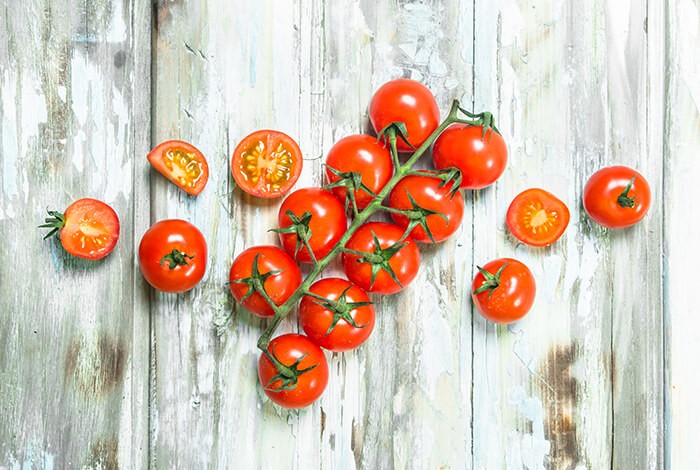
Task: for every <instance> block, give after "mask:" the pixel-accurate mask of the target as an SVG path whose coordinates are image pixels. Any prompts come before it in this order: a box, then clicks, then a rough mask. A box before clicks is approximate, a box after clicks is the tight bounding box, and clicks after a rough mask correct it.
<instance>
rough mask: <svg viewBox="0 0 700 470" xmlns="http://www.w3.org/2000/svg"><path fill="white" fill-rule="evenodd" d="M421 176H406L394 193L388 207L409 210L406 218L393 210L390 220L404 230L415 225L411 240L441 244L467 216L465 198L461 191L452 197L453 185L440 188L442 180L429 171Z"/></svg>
mask: <svg viewBox="0 0 700 470" xmlns="http://www.w3.org/2000/svg"><path fill="white" fill-rule="evenodd" d="M421 173H423V175H411V176H406V177H405V178H403V179H401V181H399V182H398V183H397V185H396V186H395V187H394V189H393V190H392V191H391V194H390V195H389V207H390V208H391V209H398V210H404V211H409V213H408V215H406V214H401V213H397V212H391V209H390V212H391V217H392V219H394V222H396V224H397V225H398V226H399V227H401V228H402V229H406V228H407V227H408V226H409V224H410V225H413V226H414V227H415V228H414V229H413V230H412V231H411V237H412V238H413V239H414V240H416V241H418V242H423V243H437V242H441V241H444V240H446V239H447V238H449V237H450V236H451V235H452V234H454V233H455V232H456V231H457V229H459V226H460V224H461V223H462V217H463V216H464V197H463V196H462V193H460V192H459V191H457V192H456V193H454V194H451V190H452V184H453V183H447V184H445V185H443V186H442V187H440V184H441V183H442V181H441V180H440V179H438V178H435V177H434V176H430V175H431V173H430V172H427V171H426V172H421ZM426 229H427V230H426Z"/></svg>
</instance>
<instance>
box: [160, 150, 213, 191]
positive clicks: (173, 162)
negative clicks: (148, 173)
mask: <svg viewBox="0 0 700 470" xmlns="http://www.w3.org/2000/svg"><path fill="white" fill-rule="evenodd" d="M148 161H149V162H150V163H151V165H153V168H155V169H156V170H157V171H158V173H160V174H161V175H163V176H165V177H166V178H167V179H169V180H170V181H171V182H172V183H174V184H175V185H176V186H177V187H178V188H180V189H182V190H183V191H185V192H186V193H187V194H189V195H191V196H196V195H197V194H199V193H201V192H202V190H203V189H204V186H206V184H207V181H208V180H209V165H207V159H206V158H204V154H203V153H202V152H200V151H199V150H198V149H197V148H196V147H195V146H194V145H191V144H188V143H187V142H183V141H181V140H168V141H166V142H163V143H161V144H159V145H158V146H157V147H156V148H154V149H153V150H151V153H149V154H148Z"/></svg>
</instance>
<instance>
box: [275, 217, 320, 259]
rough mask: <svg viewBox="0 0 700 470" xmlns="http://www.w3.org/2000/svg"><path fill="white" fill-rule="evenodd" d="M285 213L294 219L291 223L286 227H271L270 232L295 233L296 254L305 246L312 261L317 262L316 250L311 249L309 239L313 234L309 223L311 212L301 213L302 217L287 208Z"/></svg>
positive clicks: (290, 218)
mask: <svg viewBox="0 0 700 470" xmlns="http://www.w3.org/2000/svg"><path fill="white" fill-rule="evenodd" d="M285 214H287V217H289V220H291V221H292V223H291V225H289V226H287V227H284V228H273V229H270V232H275V233H291V234H294V235H295V236H296V238H297V244H296V246H295V247H294V256H295V257H296V256H297V254H298V253H299V250H301V247H302V246H303V247H305V248H306V251H307V252H308V253H309V257H311V261H313V262H314V264H315V263H316V256H315V255H314V252H313V251H312V250H311V246H310V245H309V240H311V235H312V233H311V227H309V223H311V212H304V213H303V214H301V217H298V216H297V215H296V214H295V213H294V212H292V211H290V210H287V212H285Z"/></svg>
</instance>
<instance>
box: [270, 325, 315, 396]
mask: <svg viewBox="0 0 700 470" xmlns="http://www.w3.org/2000/svg"><path fill="white" fill-rule="evenodd" d="M267 352H268V353H269V354H270V355H271V356H272V357H273V358H274V359H271V358H270V357H269V356H268V355H267V354H262V355H261V356H260V360H259V361H258V377H259V378H260V384H261V385H262V387H263V390H264V391H265V395H267V396H268V397H269V398H270V400H272V401H273V402H275V403H277V404H278V405H280V406H284V407H285V408H304V407H307V406H309V405H310V404H312V403H313V402H315V401H316V400H317V399H318V398H319V397H320V396H321V394H323V391H324V390H325V389H326V385H327V384H328V361H327V360H326V356H325V355H324V354H323V350H321V348H319V347H318V346H317V345H316V344H315V343H314V342H313V341H311V340H310V339H309V338H307V337H306V336H303V335H298V334H292V333H290V334H285V335H281V336H278V337H276V338H274V339H273V340H272V341H270V344H269V345H268V347H267ZM273 361H277V362H279V364H280V365H281V366H282V367H280V368H281V369H283V370H281V371H280V370H279V368H278V367H277V365H276V364H275V363H274V362H273Z"/></svg>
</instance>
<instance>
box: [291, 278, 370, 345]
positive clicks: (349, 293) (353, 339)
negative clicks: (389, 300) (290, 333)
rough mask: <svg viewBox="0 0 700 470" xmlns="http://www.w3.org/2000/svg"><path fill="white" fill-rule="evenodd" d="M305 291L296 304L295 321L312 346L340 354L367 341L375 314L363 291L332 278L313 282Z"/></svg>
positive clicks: (343, 280) (342, 280)
mask: <svg viewBox="0 0 700 470" xmlns="http://www.w3.org/2000/svg"><path fill="white" fill-rule="evenodd" d="M309 291H310V293H311V295H305V296H304V297H303V298H302V299H301V304H300V305H299V322H300V323H301V327H302V328H303V329H304V333H306V334H307V335H308V337H309V338H310V339H311V340H312V341H313V342H314V343H316V344H318V345H319V346H321V347H322V348H325V349H328V350H329V351H335V352H343V351H349V350H351V349H355V348H356V347H358V346H359V345H361V344H362V343H364V342H365V340H366V339H367V338H369V335H370V333H372V330H373V329H374V321H375V315H374V307H373V306H372V303H371V302H370V300H369V297H368V296H367V294H366V293H365V291H363V290H362V289H360V288H359V287H357V286H355V285H353V284H352V283H351V282H348V281H346V280H345V279H340V278H336V277H330V278H326V279H321V280H320V281H317V282H316V283H314V284H313V285H312V286H311V287H310V288H309Z"/></svg>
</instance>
